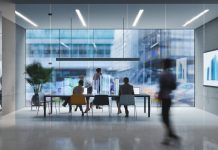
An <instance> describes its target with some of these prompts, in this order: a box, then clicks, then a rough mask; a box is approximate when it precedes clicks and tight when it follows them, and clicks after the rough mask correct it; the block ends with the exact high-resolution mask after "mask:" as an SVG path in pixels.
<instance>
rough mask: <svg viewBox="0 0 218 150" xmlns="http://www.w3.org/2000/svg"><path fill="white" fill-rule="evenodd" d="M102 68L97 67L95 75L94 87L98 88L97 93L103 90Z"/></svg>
mask: <svg viewBox="0 0 218 150" xmlns="http://www.w3.org/2000/svg"><path fill="white" fill-rule="evenodd" d="M101 76H102V73H101V68H97V69H96V73H95V74H94V76H93V82H94V88H95V90H97V94H100V91H101Z"/></svg>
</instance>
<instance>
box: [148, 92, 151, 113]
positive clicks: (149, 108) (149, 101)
mask: <svg viewBox="0 0 218 150" xmlns="http://www.w3.org/2000/svg"><path fill="white" fill-rule="evenodd" d="M150 111H151V98H150V96H148V117H150Z"/></svg>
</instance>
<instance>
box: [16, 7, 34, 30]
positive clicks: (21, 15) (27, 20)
mask: <svg viewBox="0 0 218 150" xmlns="http://www.w3.org/2000/svg"><path fill="white" fill-rule="evenodd" d="M15 14H16V15H17V16H19V17H20V18H22V19H23V20H25V21H26V22H28V23H30V24H31V25H33V26H34V27H38V25H37V24H36V23H35V22H33V21H32V20H30V19H29V18H27V17H26V16H24V15H23V14H21V13H20V12H18V11H16V10H15Z"/></svg>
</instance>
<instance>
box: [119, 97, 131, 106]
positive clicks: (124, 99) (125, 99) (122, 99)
mask: <svg viewBox="0 0 218 150" xmlns="http://www.w3.org/2000/svg"><path fill="white" fill-rule="evenodd" d="M119 104H120V105H135V97H134V95H120V102H119Z"/></svg>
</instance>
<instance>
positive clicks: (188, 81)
mask: <svg viewBox="0 0 218 150" xmlns="http://www.w3.org/2000/svg"><path fill="white" fill-rule="evenodd" d="M26 34H27V35H26V38H27V39H26V44H27V47H26V65H28V64H31V63H33V62H40V63H41V64H42V65H43V66H44V67H48V68H54V70H53V73H52V81H51V82H50V83H47V84H45V85H44V86H43V92H45V93H50V92H52V93H59V94H71V93H72V88H73V87H74V86H76V85H77V81H78V80H79V77H80V76H81V75H82V76H85V77H86V80H87V81H89V82H90V83H92V79H93V75H94V73H95V69H96V68H101V69H102V73H103V82H102V87H103V88H102V93H106V94H110V93H116V92H117V89H118V88H117V87H119V84H122V79H123V77H129V79H130V83H131V84H133V85H134V87H138V88H140V92H141V93H146V94H150V95H151V96H152V98H154V95H155V93H156V92H157V91H158V84H157V83H158V76H159V74H160V72H161V71H162V70H161V63H160V59H163V58H171V59H173V60H174V62H173V68H172V70H173V72H174V73H175V75H176V78H177V83H178V87H177V90H176V91H175V97H174V101H175V104H176V106H193V105H194V30H158V29H155V30H66V29H64V30H62V29H60V30H58V29H54V30H27V33H26ZM59 57H62V58H63V57H64V58H127V57H128V58H129V57H130V58H132V57H134V58H140V61H119V62H115V61H101V62H99V61H86V62H83V61H56V58H59ZM26 89H27V90H26V91H27V93H26V100H27V102H29V101H30V99H31V96H32V95H33V91H32V90H31V87H30V86H29V85H28V83H27V84H26Z"/></svg>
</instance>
